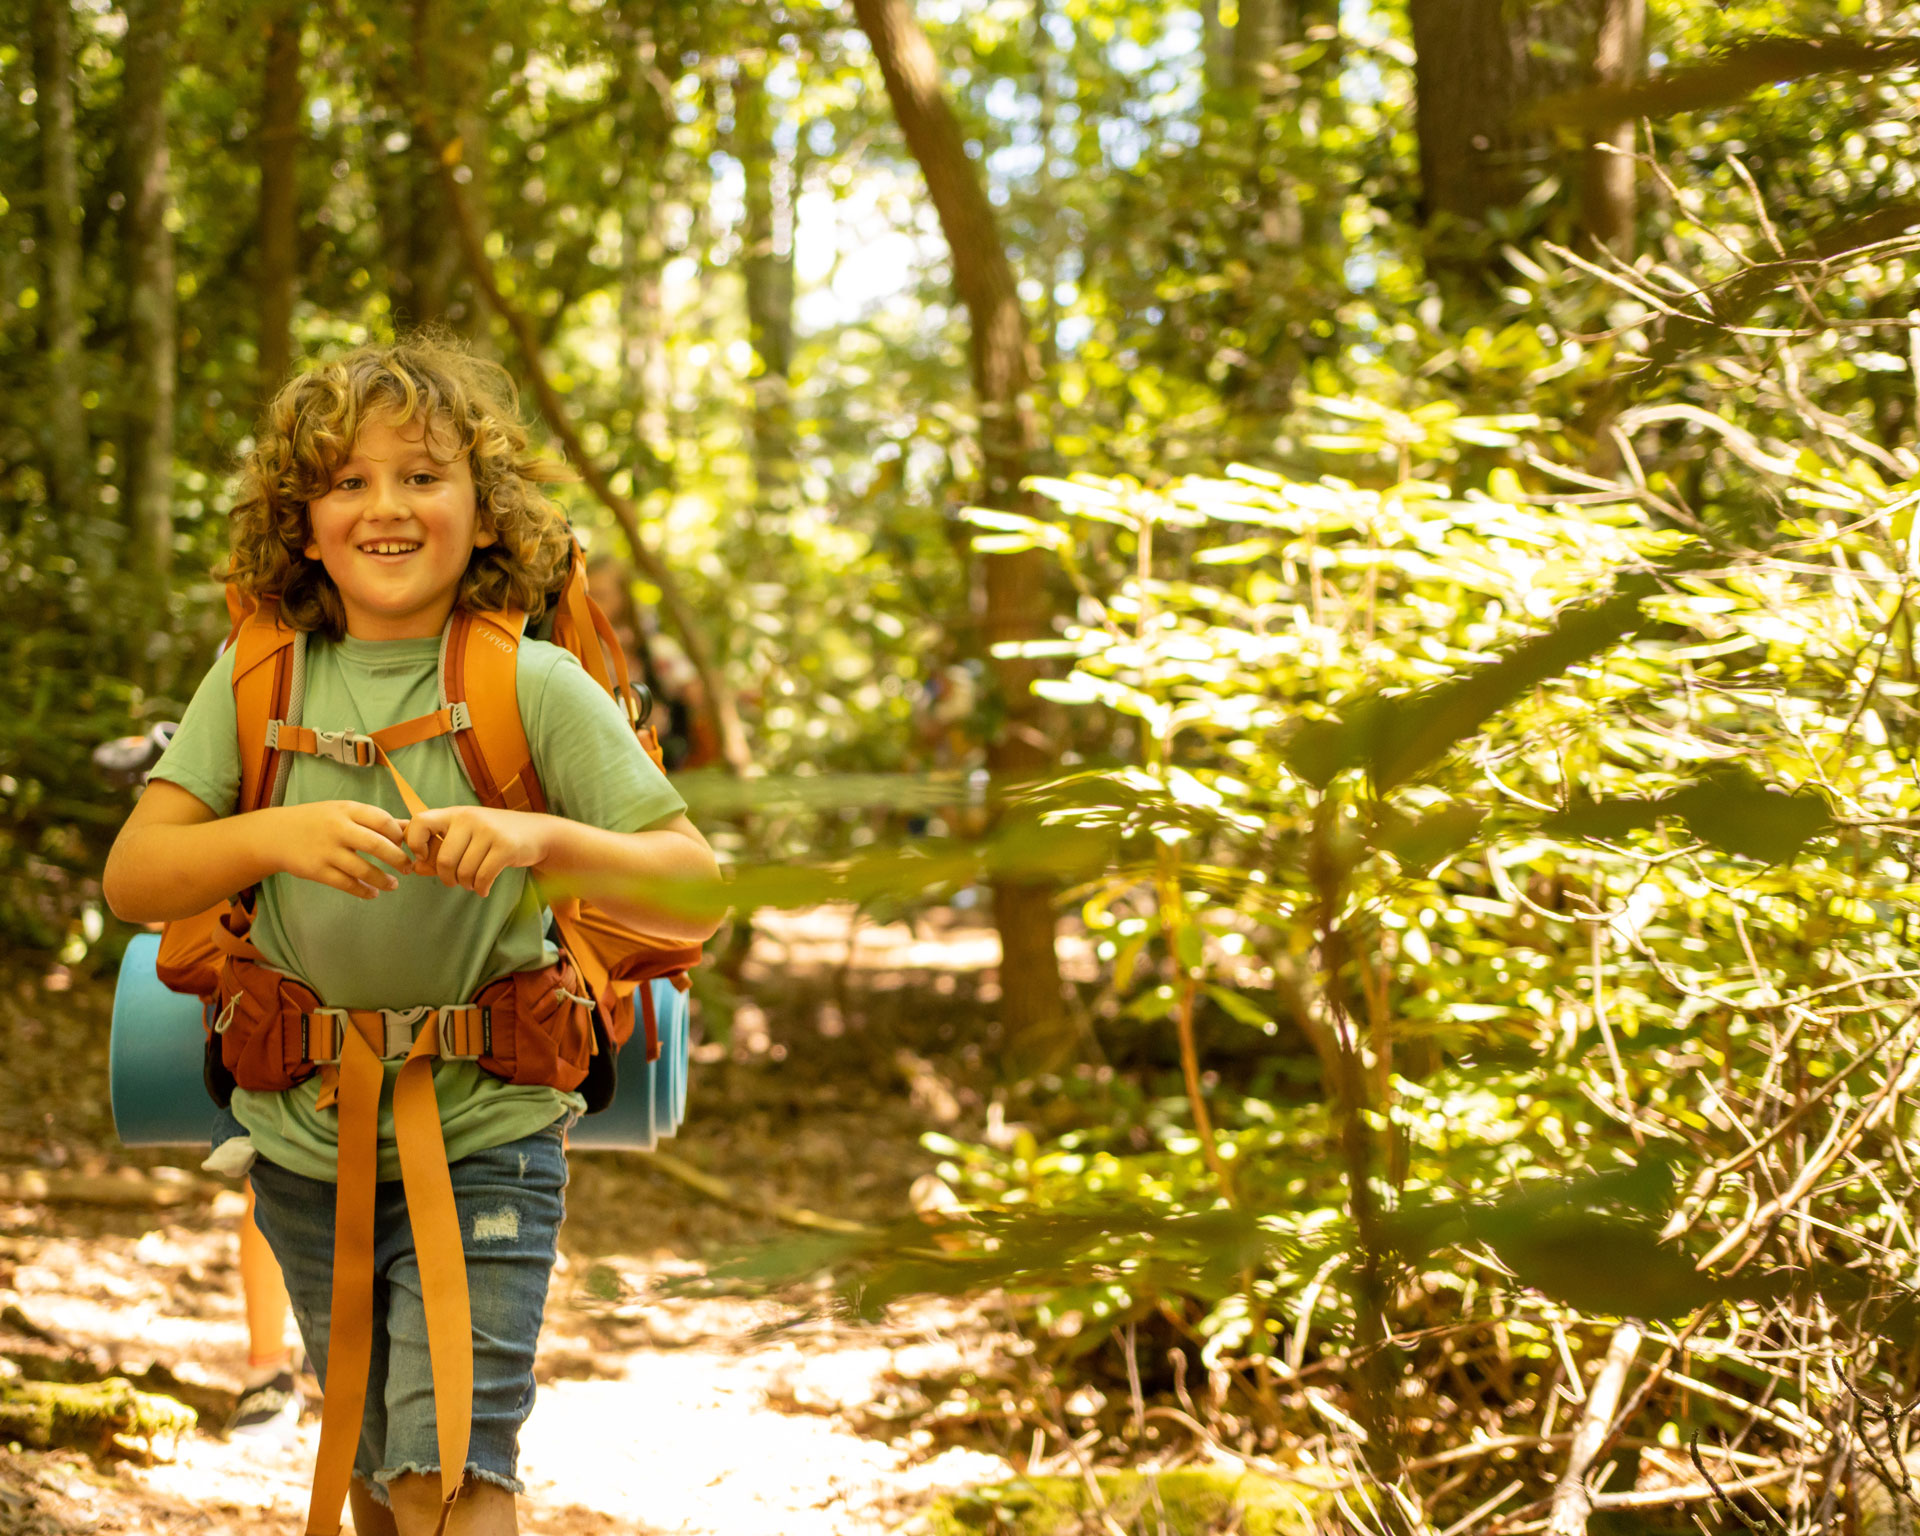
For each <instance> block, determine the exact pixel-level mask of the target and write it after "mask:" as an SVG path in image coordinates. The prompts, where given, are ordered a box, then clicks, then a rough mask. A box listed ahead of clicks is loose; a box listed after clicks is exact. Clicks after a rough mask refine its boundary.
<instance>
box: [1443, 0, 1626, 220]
mask: <svg viewBox="0 0 1920 1536" xmlns="http://www.w3.org/2000/svg"><path fill="white" fill-rule="evenodd" d="M1607 3H1609V0H1540V3H1537V4H1519V3H1515V0H1410V3H1409V5H1408V17H1409V20H1410V21H1411V23H1412V29H1413V45H1414V51H1415V57H1416V62H1415V66H1414V111H1415V118H1416V126H1417V128H1418V132H1419V139H1420V177H1421V185H1422V201H1423V204H1424V208H1425V213H1426V217H1427V219H1428V220H1429V222H1431V221H1433V220H1436V219H1446V218H1451V219H1454V220H1457V221H1459V222H1460V223H1462V224H1464V225H1466V226H1469V227H1470V228H1472V227H1478V226H1480V225H1482V224H1484V222H1485V220H1486V217H1487V215H1488V214H1489V213H1491V212H1492V211H1493V210H1495V209H1497V208H1510V207H1513V206H1514V205H1516V204H1517V203H1519V202H1520V201H1521V200H1522V199H1523V198H1524V197H1525V196H1526V194H1527V193H1528V192H1529V191H1530V190H1532V188H1533V187H1534V186H1535V185H1536V184H1537V183H1538V182H1539V181H1540V179H1541V178H1542V177H1543V176H1545V175H1548V174H1549V173H1551V172H1552V171H1553V170H1555V169H1556V168H1557V157H1556V154H1555V145H1554V138H1553V134H1552V132H1551V131H1550V130H1549V129H1548V128H1546V127H1544V126H1543V125H1540V124H1538V123H1535V122H1533V121H1531V120H1530V119H1529V118H1528V115H1527V108H1529V107H1530V106H1532V105H1533V104H1534V103H1535V102H1536V101H1538V100H1540V99H1541V98H1542V97H1544V96H1549V95H1554V94H1557V93H1559V92H1561V91H1564V90H1569V89H1572V88H1573V87H1574V86H1576V85H1583V84H1586V83H1588V82H1589V81H1590V80H1591V79H1592V73H1591V71H1592V66H1593V59H1594V45H1595V39H1596V34H1597V31H1598V23H1599V19H1600V14H1601V10H1602V7H1603V6H1604V5H1606V4H1607Z"/></svg>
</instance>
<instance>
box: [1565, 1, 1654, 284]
mask: <svg viewBox="0 0 1920 1536" xmlns="http://www.w3.org/2000/svg"><path fill="white" fill-rule="evenodd" d="M1604 6H1605V8H1604V10H1603V11H1602V13H1601V16H1600V24H1599V28H1598V30H1597V32H1596V33H1595V36H1594V45H1593V75H1594V83H1595V84H1596V85H1601V86H1619V85H1629V84H1631V83H1632V82H1633V81H1635V80H1637V79H1639V77H1640V72H1641V70H1642V69H1643V68H1644V67H1645V65H1646V60H1647V0H1604ZM1584 170H1585V175H1584V178H1583V183H1582V187H1581V193H1582V197H1581V207H1582V219H1581V222H1582V224H1583V225H1584V227H1585V231H1586V236H1587V239H1588V240H1590V241H1591V242H1592V243H1593V244H1594V245H1596V246H1598V247H1600V248H1602V249H1604V250H1608V251H1611V252H1613V254H1614V255H1616V256H1618V257H1620V258H1621V259H1622V260H1629V259H1631V258H1632V256H1633V234H1634V214H1635V211H1636V205H1635V197H1634V171H1635V166H1634V163H1633V119H1632V118H1622V119H1621V120H1620V121H1619V122H1617V123H1612V124H1609V125H1608V126H1607V127H1605V128H1604V129H1601V130H1599V131H1597V132H1595V133H1593V135H1592V142H1590V143H1589V144H1588V145H1587V149H1586V162H1585V167H1584Z"/></svg>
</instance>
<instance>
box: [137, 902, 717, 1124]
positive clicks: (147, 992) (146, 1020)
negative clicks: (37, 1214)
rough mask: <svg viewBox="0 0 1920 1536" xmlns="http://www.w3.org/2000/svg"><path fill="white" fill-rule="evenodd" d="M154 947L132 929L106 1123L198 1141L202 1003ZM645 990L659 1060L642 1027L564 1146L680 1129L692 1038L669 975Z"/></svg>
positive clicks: (202, 1102)
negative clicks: (612, 1087) (186, 991)
mask: <svg viewBox="0 0 1920 1536" xmlns="http://www.w3.org/2000/svg"><path fill="white" fill-rule="evenodd" d="M159 953H160V936H159V935H158V934H153V933H140V934H135V935H134V937H133V940H132V942H131V943H129V944H128V945H127V953H126V957H125V958H124V959H123V960H122V961H121V962H120V979H119V982H118V984H117V985H116V986H115V988H114V993H113V1035H112V1040H111V1043H110V1044H109V1046H108V1048H107V1076H108V1085H109V1088H110V1090H111V1093H112V1096H113V1123H114V1128H115V1129H116V1130H118V1131H119V1133H120V1140H121V1141H122V1142H124V1143H125V1144H126V1145H127V1146H130V1147H180V1146H203V1145H205V1144H206V1142H207V1141H208V1139H209V1138H210V1137H211V1135H212V1125H213V1104H212V1101H210V1100H209V1099H208V1098H207V1090H206V1085H205V1084H204V1083H203V1082H202V1080H201V1071H202V1067H203V1064H204V1062H205V1059H206V1046H205V1042H206V1034H205V1031H204V1029H203V1027H202V1025H201V1022H200V1000H199V999H198V998H197V997H187V996H183V995H182V994H181V993H178V992H175V991H172V990H171V989H169V988H168V987H165V986H163V985H162V984H161V981H160V978H159V976H158V975H156V974H155V971H154V962H155V960H156V959H157V957H158V956H159ZM652 987H653V1006H654V1011H655V1013H656V1014H657V1016H658V1018H659V1021H660V1059H659V1060H658V1061H651V1062H650V1061H648V1060H647V1047H646V1037H645V1033H644V1031H642V1030H641V1029H639V1028H638V1027H636V1028H635V1029H634V1032H633V1038H632V1039H631V1040H629V1041H628V1042H627V1044H626V1045H625V1046H623V1047H622V1048H621V1051H620V1073H619V1088H618V1090H617V1091H616V1092H615V1094H614V1098H613V1102H612V1103H611V1104H609V1105H608V1106H607V1107H606V1109H604V1110H603V1111H601V1112H600V1113H599V1114H597V1115H588V1116H587V1117H586V1118H585V1119H583V1120H582V1121H581V1122H580V1123H579V1124H578V1125H576V1126H575V1127H574V1128H573V1130H572V1131H571V1132H570V1133H569V1134H568V1137H567V1144H568V1145H569V1146H570V1147H574V1148H578V1149H583V1150H589V1151H591V1150H599V1151H634V1152H650V1151H652V1150H653V1148H654V1146H655V1145H656V1144H657V1143H659V1142H662V1141H664V1140H666V1138H667V1137H669V1136H671V1135H672V1134H673V1133H674V1132H675V1131H677V1130H678V1129H679V1128H680V1122H681V1120H682V1119H683V1118H685V1115H686V1109H687V1060H688V1053H689V1050H690V1043H691V1042H690V1040H689V1031H688V1025H689V1022H690V1021H689V1018H688V1014H687V994H686V993H684V992H680V991H676V990H675V989H674V986H673V984H672V983H671V982H667V981H656V982H653V983H652Z"/></svg>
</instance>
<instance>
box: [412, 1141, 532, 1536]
mask: <svg viewBox="0 0 1920 1536" xmlns="http://www.w3.org/2000/svg"><path fill="white" fill-rule="evenodd" d="M452 1177H453V1198H454V1205H455V1207H456V1209H457V1210H458V1212H459V1217H460V1237H461V1246H462V1248H463V1249H464V1250H465V1254H466V1267H467V1292H468V1298H469V1305H470V1309H471V1313H472V1319H473V1331H472V1338H473V1418H472V1422H471V1428H470V1431H469V1435H468V1442H467V1456H466V1466H465V1468H464V1469H463V1470H464V1472H465V1481H464V1483H463V1485H462V1491H461V1494H460V1497H459V1500H458V1501H457V1502H456V1503H455V1504H454V1508H453V1517H452V1520H451V1521H450V1522H449V1525H448V1529H449V1531H454V1532H460V1533H463V1536H510V1533H512V1532H515V1531H517V1530H518V1525H517V1521H516V1515H515V1510H514V1495H515V1494H517V1493H518V1492H519V1491H520V1482H519V1479H518V1477H517V1476H516V1475H515V1474H516V1472H517V1470H518V1464H519V1453H520V1446H519V1441H520V1426H521V1425H522V1424H523V1423H525V1422H526V1418H527V1415H528V1414H529V1413H531V1412H532V1411H533V1396H534V1383H533V1360H534V1346H535V1344H536V1343H537V1342H538V1340H539V1337H540V1318H541V1313H542V1312H543V1310H544V1309H545V1306H546V1298H547V1283H548V1281H549V1280H550V1279H551V1278H552V1274H553V1261H554V1255H555V1251H556V1245H557V1241H558V1238H559V1233H560V1220H561V1217H562V1215H563V1214H564V1211H565V1205H564V1202H563V1199H562V1191H563V1190H564V1189H565V1188H566V1183H567V1163H566V1154H565V1152H564V1151H563V1150H562V1147H561V1142H560V1135H559V1128H558V1127H557V1126H556V1127H554V1129H553V1130H552V1131H550V1132H541V1133H539V1134H537V1135H533V1136H527V1137H523V1138H522V1139H521V1140H519V1141H512V1142H508V1143H506V1144H505V1145H504V1146H498V1147H490V1148H487V1149H485V1150H483V1151H480V1152H475V1153H473V1154H471V1155H469V1156H467V1157H463V1158H461V1159H459V1160H458V1161H457V1162H455V1163H454V1164H453V1165H452ZM382 1272H383V1273H384V1274H385V1276H386V1278H387V1280H388V1283H389V1285H390V1286H391V1291H390V1300H389V1306H388V1311H387V1315H386V1319H385V1321H386V1330H387V1339H388V1358H387V1378H386V1410H387V1412H386V1425H387V1429H386V1457H385V1460H384V1462H383V1464H382V1467H381V1470H380V1472H379V1474H378V1476H379V1480H380V1481H381V1482H382V1483H384V1484H385V1485H386V1487H387V1491H388V1494H389V1496H390V1498H391V1499H392V1502H393V1511H394V1515H395V1518H396V1522H397V1525H398V1528H399V1536H416V1533H418V1536H430V1533H431V1532H432V1530H433V1528H434V1524H435V1522H436V1521H437V1520H438V1519H439V1517H440V1443H439V1435H438V1432H437V1425H436V1420H435V1415H434V1397H433V1370H432V1358H431V1354H430V1352H429V1350H428V1347H427V1317H426V1301H425V1297H424V1295H423V1294H422V1289H421V1284H420V1266H419V1261H418V1258H417V1257H416V1256H415V1255H414V1254H413V1253H412V1252H408V1253H407V1254H405V1255H404V1256H403V1257H401V1258H400V1259H398V1260H397V1261H396V1262H394V1263H392V1264H390V1265H385V1266H383V1270H382Z"/></svg>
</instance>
